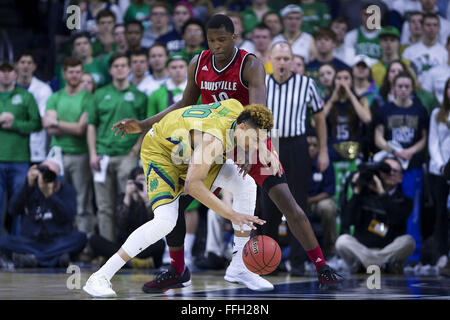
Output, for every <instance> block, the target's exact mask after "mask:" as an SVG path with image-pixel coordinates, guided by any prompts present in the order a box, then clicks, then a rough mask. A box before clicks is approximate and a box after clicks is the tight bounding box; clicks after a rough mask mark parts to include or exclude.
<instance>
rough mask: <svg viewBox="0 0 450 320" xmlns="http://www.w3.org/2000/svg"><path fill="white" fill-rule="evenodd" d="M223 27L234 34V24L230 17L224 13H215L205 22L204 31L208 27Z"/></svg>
mask: <svg viewBox="0 0 450 320" xmlns="http://www.w3.org/2000/svg"><path fill="white" fill-rule="evenodd" d="M220 28H225V30H226V31H227V32H229V33H231V34H234V24H233V21H231V19H230V18H228V17H227V16H226V15H224V14H215V15H213V16H212V17H211V19H209V20H208V23H207V24H206V31H208V30H209V29H220Z"/></svg>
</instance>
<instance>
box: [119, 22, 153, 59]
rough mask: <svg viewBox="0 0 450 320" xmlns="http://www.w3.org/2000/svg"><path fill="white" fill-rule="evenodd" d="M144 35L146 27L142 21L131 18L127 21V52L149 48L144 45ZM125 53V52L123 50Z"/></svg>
mask: <svg viewBox="0 0 450 320" xmlns="http://www.w3.org/2000/svg"><path fill="white" fill-rule="evenodd" d="M143 37H144V27H143V26H142V23H141V22H140V21H137V20H131V21H128V22H127V23H125V39H126V41H127V47H128V50H127V51H126V52H125V54H127V55H129V54H130V52H139V51H145V50H147V47H146V46H144V45H142V38H143ZM121 53H123V52H121Z"/></svg>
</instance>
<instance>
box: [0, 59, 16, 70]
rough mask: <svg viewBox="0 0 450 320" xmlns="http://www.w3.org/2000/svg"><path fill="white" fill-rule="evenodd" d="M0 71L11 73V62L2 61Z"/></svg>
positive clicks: (12, 68) (12, 66)
mask: <svg viewBox="0 0 450 320" xmlns="http://www.w3.org/2000/svg"><path fill="white" fill-rule="evenodd" d="M0 70H1V71H8V72H9V71H13V70H14V64H13V63H12V62H11V61H7V60H5V61H2V62H0Z"/></svg>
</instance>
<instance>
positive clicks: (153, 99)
mask: <svg viewBox="0 0 450 320" xmlns="http://www.w3.org/2000/svg"><path fill="white" fill-rule="evenodd" d="M187 67H188V62H187V61H186V60H185V59H184V56H183V55H181V54H179V53H172V54H171V55H170V56H169V59H168V60H167V69H168V70H169V75H170V78H169V80H167V81H166V83H165V84H163V85H162V86H161V87H160V88H159V89H158V90H156V91H154V92H153V93H152V94H151V95H150V99H149V100H148V108H147V118H150V117H152V116H154V115H155V114H158V113H160V112H161V111H163V110H164V109H166V108H167V107H168V106H170V105H172V104H174V103H176V102H178V101H180V100H181V98H182V97H183V92H184V89H185V88H186V84H187Z"/></svg>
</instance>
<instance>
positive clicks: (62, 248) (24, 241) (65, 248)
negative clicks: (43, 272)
mask: <svg viewBox="0 0 450 320" xmlns="http://www.w3.org/2000/svg"><path fill="white" fill-rule="evenodd" d="M86 242H87V238H86V234H85V233H83V232H72V233H71V234H68V235H63V236H57V237H55V238H53V239H52V240H51V241H49V242H39V241H37V240H36V239H33V238H27V237H24V236H9V235H4V236H0V251H1V252H3V253H5V254H6V255H8V256H11V255H12V253H13V252H16V253H22V254H27V253H28V254H34V255H35V256H36V259H37V260H38V263H39V266H41V267H49V268H52V267H57V266H58V260H59V258H60V257H61V256H62V255H63V254H65V253H68V254H77V253H80V252H81V251H82V250H83V248H84V247H85V245H86Z"/></svg>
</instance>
